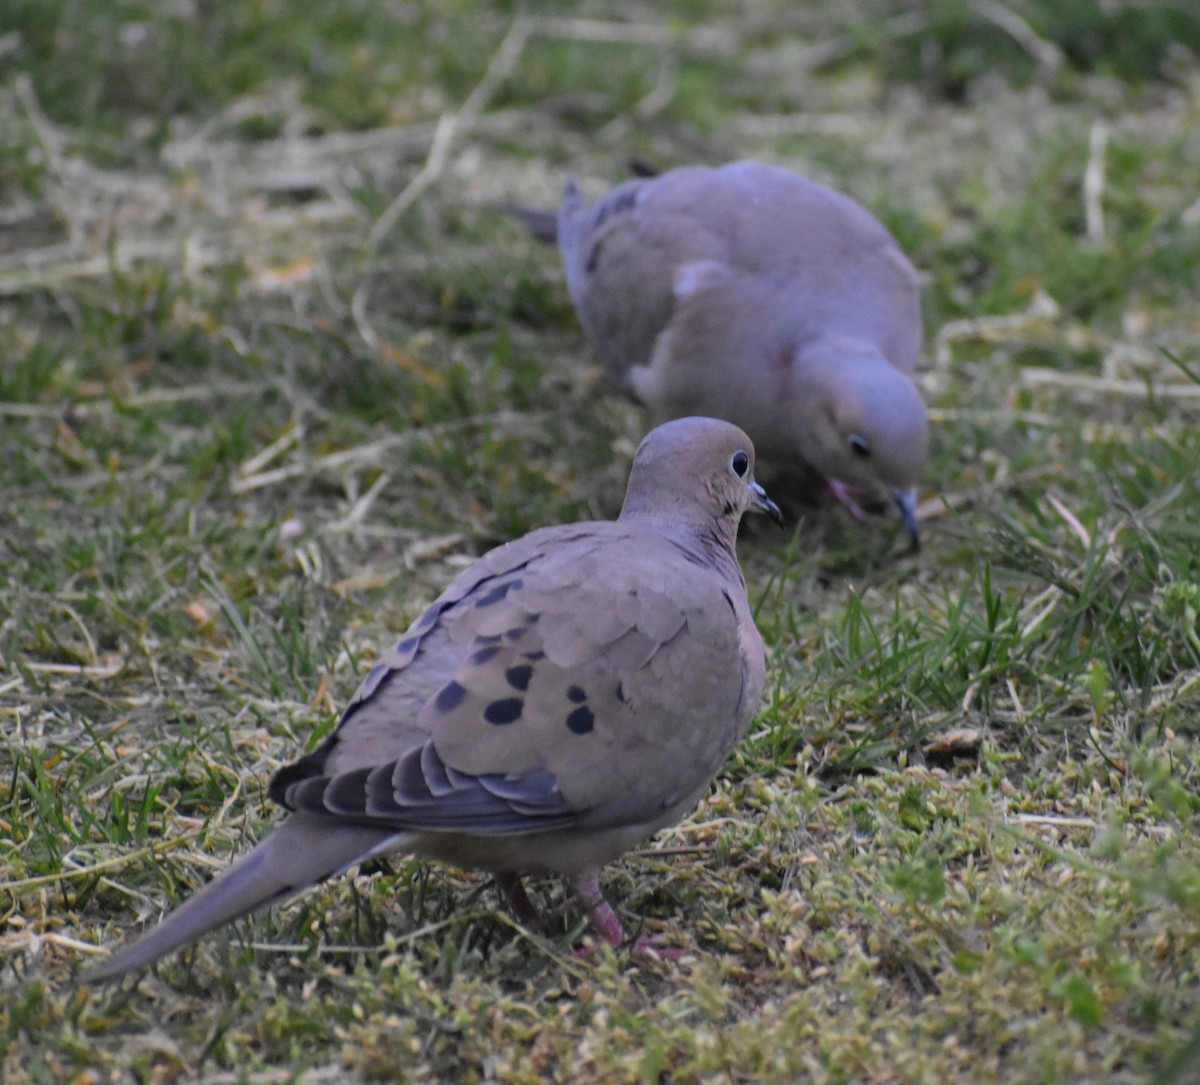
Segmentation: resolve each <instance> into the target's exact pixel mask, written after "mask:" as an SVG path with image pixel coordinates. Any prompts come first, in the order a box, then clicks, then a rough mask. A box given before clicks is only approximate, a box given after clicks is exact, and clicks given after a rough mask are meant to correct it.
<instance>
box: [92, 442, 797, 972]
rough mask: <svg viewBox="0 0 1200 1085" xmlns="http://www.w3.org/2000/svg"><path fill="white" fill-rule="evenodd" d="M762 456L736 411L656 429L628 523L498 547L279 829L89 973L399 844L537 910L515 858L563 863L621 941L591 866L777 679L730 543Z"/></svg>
mask: <svg viewBox="0 0 1200 1085" xmlns="http://www.w3.org/2000/svg"><path fill="white" fill-rule="evenodd" d="M753 456H754V451H753V446H752V445H751V443H750V441H749V439H748V438H747V437H746V435H745V434H744V433H742V432H741V431H740V430H738V429H737V428H736V427H734V426H732V425H729V424H727V423H724V422H718V421H715V420H712V419H697V418H686V419H680V420H678V421H675V422H672V423H669V424H667V425H665V426H662V427H659V428H658V429H656V430H654V431H653V432H651V433H650V434H649V435H648V436H647V437H646V439H645V441H643V442H642V446H641V448H640V449H639V450H638V454H637V457H636V459H635V461H634V466H633V470H632V472H631V475H630V481H629V488H628V491H627V494H626V499H625V504H624V507H623V508H622V511H621V516H620V518H619V519H617V520H615V521H603V522H596V523H582V524H572V525H562V526H558V527H550V528H543V529H541V530H539V531H534V532H532V533H531V534H529V535H526V536H524V537H523V538H521V539H518V540H516V541H515V542H511V543H508V544H507V545H505V546H501V547H499V548H497V549H495V550H493V551H491V552H490V553H488V554H486V555H485V556H484V557H483V558H481V559H480V560H479V561H478V562H476V563H475V565H473V566H472V567H471V568H470V569H468V570H467V571H466V572H464V573H463V574H461V575H460V576H459V577H458V578H457V579H456V580H455V581H454V582H453V583H452V584H451V585H450V587H449V588H448V589H447V590H446V591H445V592H444V593H443V594H442V595H441V597H440V598H438V600H437V601H436V602H434V603H433V605H432V606H430V607H429V608H428V609H427V610H426V611H425V613H424V614H423V615H422V616H421V617H420V618H418V619H417V621H416V622H415V623H413V625H412V627H411V628H410V629H409V630H408V632H407V633H406V634H405V636H404V637H403V639H402V640H401V641H400V642H399V644H397V645H396V646H395V647H394V648H393V649H392V650H391V651H390V652H389V653H388V654H387V656H385V657H384V659H383V660H382V661H381V662H380V663H379V664H378V665H376V666H375V668H374V669H373V670H372V671H371V672H370V673H369V674H368V676H367V677H366V679H365V680H364V682H363V683H362V686H361V687H360V689H359V690H358V692H357V694H356V695H355V697H354V698H353V700H352V701H351V702H350V704H349V705H348V706H347V708H346V710H345V712H344V713H343V715H342V718H341V721H340V722H339V724H338V726H337V728H336V729H335V730H334V731H333V732H332V734H331V735H330V736H329V738H328V739H326V741H325V742H324V743H323V744H322V745H321V746H320V747H319V748H318V749H317V750H316V751H314V752H313V753H311V754H309V755H307V756H305V757H302V758H300V759H299V760H298V761H296V762H294V763H293V764H291V765H289V766H287V767H286V768H284V769H282V770H280V772H278V773H277V774H276V776H275V778H274V779H273V780H272V782H271V788H270V793H271V796H272V798H274V799H275V800H276V801H277V802H279V803H280V804H281V805H283V806H284V807H286V808H287V809H288V810H289V811H291V813H290V815H289V817H288V819H287V820H286V821H285V822H284V823H283V824H282V825H281V826H280V828H279V829H277V830H276V831H275V832H274V833H272V834H271V835H269V836H268V837H267V838H266V839H265V840H264V841H263V842H262V843H261V844H259V845H258V847H257V848H255V849H254V850H253V851H251V852H250V853H249V854H248V855H247V856H245V857H244V858H242V859H241V860H239V861H238V862H237V863H236V864H235V865H234V866H233V867H231V868H230V869H229V870H228V871H226V872H225V873H224V874H222V875H220V876H219V877H218V878H216V879H215V880H214V881H212V882H211V883H209V884H208V885H207V886H205V887H204V888H203V889H201V890H200V891H199V892H198V893H196V894H195V895H194V896H192V897H191V898H190V899H189V900H188V901H186V902H185V903H184V904H183V905H182V906H180V908H178V909H177V910H176V911H175V912H173V913H171V914H170V915H169V916H168V917H167V918H166V919H165V920H164V921H163V922H162V923H161V924H160V925H159V926H158V927H155V928H153V929H152V930H151V931H150V932H149V933H147V934H146V935H144V936H143V937H142V938H140V939H138V940H137V941H135V942H134V943H132V944H131V945H130V946H128V947H126V948H125V949H123V950H121V951H120V952H118V953H117V954H116V955H114V956H113V957H112V958H110V959H109V960H108V961H106V962H105V963H104V964H102V965H100V966H99V967H98V968H96V969H94V970H93V971H92V972H91V973H89V974H88V975H87V976H85V977H84V979H85V981H87V982H99V981H103V980H108V979H112V978H114V977H116V976H119V975H122V974H124V973H126V972H128V971H131V970H133V969H136V968H140V967H142V966H144V965H146V964H148V963H150V962H151V961H153V960H155V959H157V958H158V957H160V956H162V955H163V954H165V953H168V952H170V951H171V950H173V949H176V948H179V947H180V946H183V945H186V944H188V943H190V942H192V941H194V940H195V939H197V938H198V937H200V936H201V935H202V934H204V933H205V932H206V931H208V930H211V929H213V928H214V927H217V926H219V925H220V924H222V923H226V922H229V921H230V920H233V919H236V918H238V917H239V916H242V915H245V914H247V913H248V912H250V911H253V910H255V909H257V908H259V907H262V906H264V905H266V904H270V903H272V902H275V901H278V900H282V899H285V898H286V897H288V896H291V895H292V894H294V893H296V892H298V891H299V890H301V889H303V888H305V887H307V886H309V885H312V884H314V883H316V882H318V881H321V880H323V879H325V878H328V877H330V876H332V875H333V874H336V873H338V872H340V871H342V870H344V869H346V868H348V867H350V866H353V865H354V864H356V863H358V862H360V861H361V860H363V859H364V858H367V857H368V856H371V855H375V854H378V853H380V852H385V851H393V850H400V851H410V852H415V853H417V854H420V855H424V856H429V857H432V858H436V859H442V860H445V861H447V862H450V863H453V864H455V865H458V866H463V867H468V868H477V869H482V870H486V871H491V872H493V873H495V874H496V875H497V876H498V880H499V881H500V882H501V884H502V886H504V887H505V888H506V889H508V890H509V892H510V894H511V895H512V896H513V901H514V905H515V906H516V907H517V908H518V911H521V912H523V913H527V912H528V909H529V907H530V906H529V904H528V898H527V897H526V896H525V894H524V891H523V889H522V888H521V886H520V882H519V875H520V874H522V873H540V872H557V873H560V874H564V875H566V876H567V877H568V878H569V879H570V880H571V882H572V884H573V886H574V888H575V891H576V896H577V898H578V899H579V900H580V901H581V902H582V903H583V904H585V905H586V906H587V907H588V908H589V909H591V912H592V916H593V919H594V921H595V923H596V925H597V928H598V929H599V930H600V933H601V934H602V935H604V937H606V938H607V939H609V940H610V941H613V942H620V941H621V940H623V937H624V935H623V931H622V929H621V926H620V923H619V922H618V920H617V918H616V915H615V913H614V912H613V911H612V909H611V908H610V907H609V905H608V904H607V902H605V900H604V898H603V897H602V896H601V895H600V891H599V886H598V881H597V871H598V870H599V868H600V867H601V866H603V865H604V864H605V863H607V862H609V861H611V860H612V859H615V858H616V857H617V856H619V855H621V854H622V853H623V852H625V851H627V850H628V849H629V848H631V847H633V846H634V845H636V844H637V843H639V842H640V841H642V840H644V839H645V838H646V837H648V836H649V835H650V834H651V833H653V832H654V831H655V830H656V829H659V828H661V827H663V826H665V825H668V824H671V823H672V822H674V821H676V820H678V819H679V818H680V817H681V816H683V814H685V813H686V812H687V811H688V809H690V808H691V807H692V806H693V805H694V804H695V803H696V802H697V800H698V799H699V798H700V796H701V795H702V794H703V793H704V791H705V790H706V789H707V787H708V786H709V783H710V782H711V780H712V777H713V776H714V775H715V774H716V772H717V771H718V769H719V768H720V766H721V764H722V763H723V762H724V760H725V758H726V757H727V756H728V754H729V753H730V751H731V750H732V749H733V747H734V746H735V745H736V743H737V742H738V740H739V739H740V738H741V736H742V735H743V734H744V733H745V731H746V728H747V727H748V726H749V723H750V720H751V718H752V717H753V715H754V712H755V711H756V709H757V706H758V703H759V700H760V698H761V696H762V689H763V680H764V663H763V650H762V642H761V640H760V638H759V635H758V631H757V630H756V629H755V627H754V622H753V619H752V618H751V615H750V610H749V605H748V602H747V599H746V588H745V583H744V581H743V579H742V575H741V572H740V569H739V567H738V564H737V559H736V556H735V553H734V542H735V539H736V533H737V526H738V522H739V521H740V519H741V516H742V513H743V512H744V511H746V510H747V509H757V510H760V511H765V512H768V513H769V514H771V515H772V516H774V517H775V518H778V517H779V510H778V509H777V508H776V507H775V506H774V504H773V503H772V502H771V501H770V500H769V499H768V498H767V497H766V495H765V493H764V492H763V490H762V488H761V487H760V486H758V484H757V483H755V482H754V480H753Z"/></svg>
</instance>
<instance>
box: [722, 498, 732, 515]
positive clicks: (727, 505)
mask: <svg viewBox="0 0 1200 1085" xmlns="http://www.w3.org/2000/svg"><path fill="white" fill-rule="evenodd" d="M721 515H722V516H732V515H733V502H732V501H726V502H725V508H724V510H723V511H722V513H721Z"/></svg>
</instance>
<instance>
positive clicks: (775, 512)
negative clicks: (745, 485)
mask: <svg viewBox="0 0 1200 1085" xmlns="http://www.w3.org/2000/svg"><path fill="white" fill-rule="evenodd" d="M750 492H751V493H752V494H753V495H754V504H753V505H752V506H751V507H752V508H753V509H755V510H756V511H758V512H765V513H766V514H767V515H768V516H769V517H771V519H772V520H774V521H775V523H777V524H778V525H779V526H780V527H783V513H782V512H780V511H779V506H778V505H776V504H775V502H774V501H772V500H771V499H770V498H769V497H768V496H767V491H766V490H764V489H763V488H762V487H761V486H760V485H759V484H758V483H757V482H752V483H750Z"/></svg>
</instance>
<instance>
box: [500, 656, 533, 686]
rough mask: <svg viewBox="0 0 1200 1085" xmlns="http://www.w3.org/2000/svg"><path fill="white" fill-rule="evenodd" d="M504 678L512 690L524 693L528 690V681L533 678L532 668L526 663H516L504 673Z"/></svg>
mask: <svg viewBox="0 0 1200 1085" xmlns="http://www.w3.org/2000/svg"><path fill="white" fill-rule="evenodd" d="M504 677H505V678H506V679H507V680H508V684H509V685H510V686H512V688H513V689H515V690H518V691H519V692H521V693H524V692H525V691H526V690H527V689H528V688H529V679H530V678H532V677H533V668H532V667H531V666H530V665H529V664H528V663H518V664H517V665H516V666H515V667H509V668H508V670H506V671H505V672H504Z"/></svg>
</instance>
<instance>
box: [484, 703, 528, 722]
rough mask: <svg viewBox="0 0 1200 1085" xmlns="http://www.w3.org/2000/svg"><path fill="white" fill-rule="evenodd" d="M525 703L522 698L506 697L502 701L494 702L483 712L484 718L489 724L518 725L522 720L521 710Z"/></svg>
mask: <svg viewBox="0 0 1200 1085" xmlns="http://www.w3.org/2000/svg"><path fill="white" fill-rule="evenodd" d="M524 707H525V702H524V701H523V700H521V698H520V697H506V698H505V699H504V700H502V701H493V702H492V703H491V704H490V705H488V706H487V708H485V709H484V710H483V718H484V719H485V720H487V721H488V723H516V721H517V720H519V719H520V718H521V710H522V709H523V708H524Z"/></svg>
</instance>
